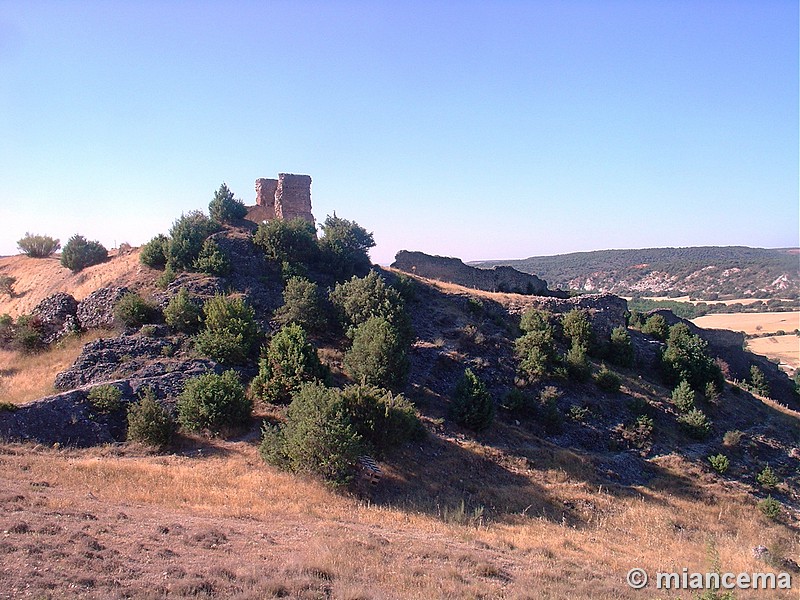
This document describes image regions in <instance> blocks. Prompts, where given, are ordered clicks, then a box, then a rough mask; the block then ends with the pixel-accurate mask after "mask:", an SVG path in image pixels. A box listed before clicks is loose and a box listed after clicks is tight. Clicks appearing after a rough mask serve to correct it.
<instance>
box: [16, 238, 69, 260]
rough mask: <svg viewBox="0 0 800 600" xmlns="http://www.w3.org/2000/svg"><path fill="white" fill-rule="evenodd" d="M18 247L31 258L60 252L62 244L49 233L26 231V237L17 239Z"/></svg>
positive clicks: (45, 256) (44, 256)
mask: <svg viewBox="0 0 800 600" xmlns="http://www.w3.org/2000/svg"><path fill="white" fill-rule="evenodd" d="M17 247H18V248H19V251H20V252H22V253H23V254H26V255H28V256H30V257H31V258H47V257H48V256H51V255H52V254H54V253H55V252H58V249H59V248H61V244H60V242H59V241H58V240H57V239H53V238H51V237H50V236H49V235H37V234H33V233H26V234H25V237H23V238H22V239H21V240H19V241H17Z"/></svg>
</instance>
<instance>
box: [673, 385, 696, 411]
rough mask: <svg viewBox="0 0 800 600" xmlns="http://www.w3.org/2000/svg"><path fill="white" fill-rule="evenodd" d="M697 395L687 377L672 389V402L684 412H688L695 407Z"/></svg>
mask: <svg viewBox="0 0 800 600" xmlns="http://www.w3.org/2000/svg"><path fill="white" fill-rule="evenodd" d="M695 399H696V395H695V393H694V390H693V389H692V387H691V386H690V385H689V382H688V381H686V380H685V379H684V380H683V381H681V382H680V383H679V384H678V386H677V387H676V388H675V389H674V390H672V403H673V404H674V405H675V408H677V409H678V411H680V412H682V413H687V412H689V411H690V410H692V409H694V408H696V407H695Z"/></svg>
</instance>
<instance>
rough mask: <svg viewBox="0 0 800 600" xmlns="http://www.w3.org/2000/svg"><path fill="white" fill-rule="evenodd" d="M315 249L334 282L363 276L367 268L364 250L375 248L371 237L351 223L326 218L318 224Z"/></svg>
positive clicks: (334, 218)
mask: <svg viewBox="0 0 800 600" xmlns="http://www.w3.org/2000/svg"><path fill="white" fill-rule="evenodd" d="M322 232H323V236H322V239H320V241H319V246H320V249H321V251H322V255H323V260H324V261H325V262H326V264H327V267H328V270H329V272H331V273H333V274H334V276H335V277H336V279H337V280H342V279H346V278H348V277H350V276H351V275H365V274H366V273H367V272H368V271H369V268H370V266H371V262H370V260H369V254H368V251H369V249H370V248H372V247H374V246H375V240H374V239H373V237H372V234H371V233H369V232H368V231H367V230H366V229H364V228H363V227H361V226H360V225H358V224H357V223H356V222H354V221H348V220H346V219H341V218H339V217H337V216H336V213H334V214H333V216H330V215H328V217H327V218H326V219H325V222H324V223H323V224H322Z"/></svg>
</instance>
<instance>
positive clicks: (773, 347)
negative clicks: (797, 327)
mask: <svg viewBox="0 0 800 600" xmlns="http://www.w3.org/2000/svg"><path fill="white" fill-rule="evenodd" d="M747 349H748V350H750V351H751V352H754V353H756V354H760V355H762V356H766V357H768V358H777V359H778V360H780V361H781V364H783V365H786V366H788V367H790V368H792V369H798V368H800V338H799V337H797V336H796V335H794V334H791V335H771V336H768V337H762V338H753V339H750V340H747Z"/></svg>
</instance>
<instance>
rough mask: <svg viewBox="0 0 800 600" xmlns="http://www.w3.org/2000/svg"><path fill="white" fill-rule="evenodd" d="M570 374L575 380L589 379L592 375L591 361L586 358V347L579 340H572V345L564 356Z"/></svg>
mask: <svg viewBox="0 0 800 600" xmlns="http://www.w3.org/2000/svg"><path fill="white" fill-rule="evenodd" d="M564 362H565V363H566V365H567V372H568V373H569V376H570V377H571V378H572V379H574V380H575V381H588V380H589V378H590V377H591V376H592V370H591V367H590V366H589V361H588V360H587V358H586V347H585V346H582V345H581V344H579V343H578V342H572V347H571V348H570V349H569V351H568V352H567V354H566V355H565V356H564Z"/></svg>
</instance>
